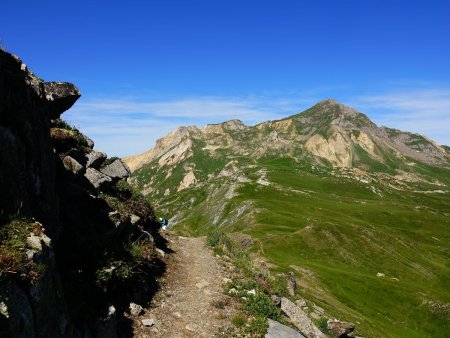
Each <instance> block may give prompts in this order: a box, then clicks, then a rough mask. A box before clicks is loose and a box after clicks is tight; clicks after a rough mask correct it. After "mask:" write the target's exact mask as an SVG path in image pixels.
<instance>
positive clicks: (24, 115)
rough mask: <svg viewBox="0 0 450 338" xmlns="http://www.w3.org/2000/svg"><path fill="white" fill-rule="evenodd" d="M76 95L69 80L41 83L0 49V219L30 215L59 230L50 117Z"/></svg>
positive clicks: (55, 116) (20, 63)
mask: <svg viewBox="0 0 450 338" xmlns="http://www.w3.org/2000/svg"><path fill="white" fill-rule="evenodd" d="M79 97H80V93H79V91H78V89H77V88H76V87H75V86H73V85H72V84H69V83H44V82H42V81H41V80H40V79H39V78H37V77H36V76H35V75H34V74H32V73H31V72H29V71H28V69H27V66H26V65H25V64H24V63H22V62H21V60H20V59H19V58H17V57H15V56H13V55H11V54H8V53H6V52H3V51H0V163H1V164H2V168H1V172H0V205H1V208H2V215H1V217H5V216H7V215H13V214H15V213H21V214H23V215H28V216H31V215H33V216H35V217H38V218H39V219H41V220H42V221H43V222H45V223H46V224H47V225H48V230H49V231H50V232H57V229H58V224H57V215H58V205H57V198H56V187H55V179H54V178H55V154H54V153H53V150H52V144H51V140H50V119H51V118H58V117H59V115H60V114H61V113H63V112H64V111H65V110H67V109H68V108H70V106H71V105H72V104H73V103H74V102H75V101H76V100H77V99H78V98H79Z"/></svg>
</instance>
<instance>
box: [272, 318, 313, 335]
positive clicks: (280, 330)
mask: <svg viewBox="0 0 450 338" xmlns="http://www.w3.org/2000/svg"><path fill="white" fill-rule="evenodd" d="M264 337H265V338H305V336H303V335H302V334H300V333H299V332H297V331H295V330H294V329H291V328H290V327H289V326H286V325H283V324H280V323H278V322H276V321H274V320H272V319H269V329H268V331H267V333H266V335H265V336H264Z"/></svg>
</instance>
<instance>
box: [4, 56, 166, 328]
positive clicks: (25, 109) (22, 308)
mask: <svg viewBox="0 0 450 338" xmlns="http://www.w3.org/2000/svg"><path fill="white" fill-rule="evenodd" d="M79 97H80V92H79V90H78V89H77V88H76V87H75V86H74V85H73V84H70V83H65V82H43V81H42V80H41V79H40V78H38V77H36V76H35V75H34V74H33V73H32V72H30V71H29V70H28V68H27V66H26V65H25V64H24V63H23V62H22V61H21V60H20V59H19V58H18V57H16V56H14V55H12V54H9V53H7V52H5V51H2V50H0V163H2V166H1V168H0V208H1V210H0V240H1V242H0V336H2V337H114V336H117V335H119V333H120V332H121V330H125V331H127V330H128V331H129V328H128V329H127V328H125V329H124V325H129V324H127V322H126V321H125V320H124V318H123V315H122V314H123V313H124V311H126V309H127V306H128V305H127V304H129V303H130V302H131V301H134V302H139V303H140V304H146V302H147V301H149V300H150V293H151V292H152V290H153V288H154V285H155V277H154V276H156V275H158V274H161V273H162V271H163V269H162V268H161V264H162V263H161V262H160V261H159V259H158V258H157V255H156V251H155V249H156V248H155V244H154V243H155V242H158V243H161V242H162V241H161V240H159V239H158V238H159V237H158V229H159V222H158V221H157V220H156V218H155V215H154V213H153V209H152V208H151V206H150V205H149V204H148V203H147V202H146V201H145V200H144V199H143V197H141V196H139V195H138V194H136V193H135V192H134V191H133V190H132V189H131V188H130V187H129V186H128V185H127V183H126V178H128V177H129V175H130V171H129V169H128V168H127V166H126V165H124V164H123V163H122V161H120V160H118V159H116V160H110V161H108V160H107V156H106V154H104V153H101V152H97V151H95V150H93V146H94V142H93V141H92V140H90V139H89V138H88V137H86V136H85V135H83V134H82V133H80V131H78V130H77V129H76V128H73V127H71V126H70V125H68V124H66V123H65V122H64V121H62V120H60V119H59V117H60V115H61V114H62V113H63V112H64V111H65V110H67V109H69V108H70V107H71V106H72V105H73V104H74V103H75V101H76V100H77V99H78V98H79ZM38 221H39V222H38ZM131 243H133V244H131ZM132 247H133V248H134V250H135V251H133V252H131V248H132ZM136 255H137V256H136ZM135 269H139V274H137V273H136V270H135ZM116 309H117V311H116Z"/></svg>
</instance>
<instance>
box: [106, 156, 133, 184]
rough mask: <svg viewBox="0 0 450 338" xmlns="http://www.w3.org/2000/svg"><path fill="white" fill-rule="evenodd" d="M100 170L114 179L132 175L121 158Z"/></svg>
mask: <svg viewBox="0 0 450 338" xmlns="http://www.w3.org/2000/svg"><path fill="white" fill-rule="evenodd" d="M100 172H102V173H103V174H105V175H107V176H109V177H111V178H113V179H122V178H127V177H129V176H130V169H129V168H128V167H127V165H126V164H124V163H123V162H122V161H121V160H120V159H117V160H115V161H114V162H113V163H111V164H109V165H107V166H105V167H103V168H101V169H100Z"/></svg>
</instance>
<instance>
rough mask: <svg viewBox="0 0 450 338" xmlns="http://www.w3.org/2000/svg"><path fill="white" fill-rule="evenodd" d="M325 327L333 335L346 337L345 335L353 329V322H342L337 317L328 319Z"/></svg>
mask: <svg viewBox="0 0 450 338" xmlns="http://www.w3.org/2000/svg"><path fill="white" fill-rule="evenodd" d="M327 328H328V330H329V331H330V333H331V334H332V335H333V337H347V335H348V334H349V333H351V332H353V330H355V324H353V323H348V322H342V321H340V320H338V319H329V320H328V321H327Z"/></svg>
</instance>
